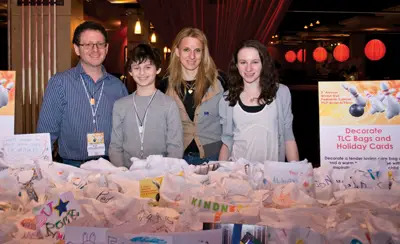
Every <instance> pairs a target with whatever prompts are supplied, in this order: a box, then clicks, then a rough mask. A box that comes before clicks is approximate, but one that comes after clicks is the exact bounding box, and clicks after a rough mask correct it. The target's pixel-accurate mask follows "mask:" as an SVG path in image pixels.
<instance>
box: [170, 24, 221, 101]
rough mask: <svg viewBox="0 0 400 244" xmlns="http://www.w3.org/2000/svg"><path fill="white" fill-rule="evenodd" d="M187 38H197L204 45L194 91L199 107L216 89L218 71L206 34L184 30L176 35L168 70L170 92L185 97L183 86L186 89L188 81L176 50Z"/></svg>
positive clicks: (189, 29) (195, 29)
mask: <svg viewBox="0 0 400 244" xmlns="http://www.w3.org/2000/svg"><path fill="white" fill-rule="evenodd" d="M185 37H192V38H196V39H197V40H199V41H200V42H201V43H202V44H203V50H202V57H201V61H200V64H199V67H198V69H197V74H196V81H195V82H196V84H195V87H196V89H195V91H194V105H195V107H197V106H198V105H199V104H200V103H201V100H202V98H203V96H204V95H205V94H206V92H207V90H208V88H209V87H210V86H212V87H216V84H217V76H218V71H217V68H216V66H215V63H214V61H213V60H212V58H211V56H210V51H209V49H208V42H207V38H206V36H205V34H204V33H203V32H202V31H201V30H199V29H197V28H191V27H188V28H184V29H182V30H181V31H180V32H179V33H178V35H176V37H175V40H174V42H173V44H172V48H171V57H170V62H169V66H168V70H167V75H168V76H169V78H168V80H169V81H168V90H169V89H173V90H174V91H175V92H176V93H177V94H178V95H179V96H180V97H181V98H182V97H183V95H184V94H182V86H183V87H186V81H185V80H183V78H182V64H181V62H180V60H179V57H178V56H177V55H176V49H177V48H178V47H179V44H180V43H181V41H182V39H183V38H185Z"/></svg>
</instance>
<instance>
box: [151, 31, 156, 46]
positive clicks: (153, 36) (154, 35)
mask: <svg viewBox="0 0 400 244" xmlns="http://www.w3.org/2000/svg"><path fill="white" fill-rule="evenodd" d="M150 42H151V43H156V42H157V36H156V33H155V32H153V34H151V37H150Z"/></svg>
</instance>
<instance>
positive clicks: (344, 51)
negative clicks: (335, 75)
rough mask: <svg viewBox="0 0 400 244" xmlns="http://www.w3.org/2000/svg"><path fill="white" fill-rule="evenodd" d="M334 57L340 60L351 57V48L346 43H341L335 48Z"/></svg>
mask: <svg viewBox="0 0 400 244" xmlns="http://www.w3.org/2000/svg"><path fill="white" fill-rule="evenodd" d="M333 57H334V58H335V59H336V60H337V61H339V62H344V61H346V60H347V59H349V57H350V49H349V47H347V46H346V45H345V44H340V45H338V46H336V47H335V49H334V50H333Z"/></svg>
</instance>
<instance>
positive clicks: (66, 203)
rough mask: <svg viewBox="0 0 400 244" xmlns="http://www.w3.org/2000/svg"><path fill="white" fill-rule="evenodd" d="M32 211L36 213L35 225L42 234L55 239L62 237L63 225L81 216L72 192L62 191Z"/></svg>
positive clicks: (61, 238)
mask: <svg viewBox="0 0 400 244" xmlns="http://www.w3.org/2000/svg"><path fill="white" fill-rule="evenodd" d="M33 211H34V214H35V215H36V217H35V219H36V226H37V227H38V228H39V230H40V231H41V233H42V234H43V236H45V237H51V238H53V239H56V240H63V239H64V230H65V226H67V225H69V224H71V223H73V222H74V221H76V220H77V219H79V218H82V217H83V215H82V213H81V210H80V206H79V204H78V203H77V202H76V200H75V198H74V196H73V194H72V192H66V193H62V194H61V195H60V196H59V198H57V199H54V200H52V201H48V202H47V203H46V204H44V205H42V206H41V207H38V208H35V209H33Z"/></svg>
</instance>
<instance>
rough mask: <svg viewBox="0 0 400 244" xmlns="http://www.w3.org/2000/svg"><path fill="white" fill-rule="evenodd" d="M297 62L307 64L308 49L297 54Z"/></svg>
mask: <svg viewBox="0 0 400 244" xmlns="http://www.w3.org/2000/svg"><path fill="white" fill-rule="evenodd" d="M297 60H298V61H299V62H302V63H304V62H306V49H300V50H299V51H298V52H297Z"/></svg>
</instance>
